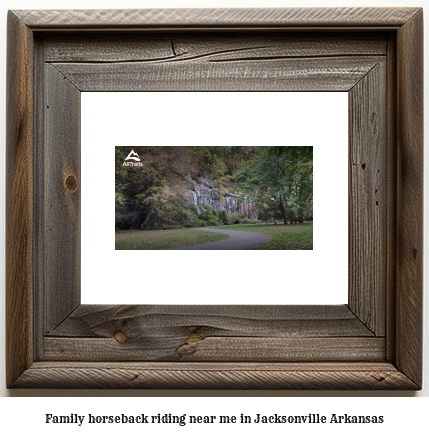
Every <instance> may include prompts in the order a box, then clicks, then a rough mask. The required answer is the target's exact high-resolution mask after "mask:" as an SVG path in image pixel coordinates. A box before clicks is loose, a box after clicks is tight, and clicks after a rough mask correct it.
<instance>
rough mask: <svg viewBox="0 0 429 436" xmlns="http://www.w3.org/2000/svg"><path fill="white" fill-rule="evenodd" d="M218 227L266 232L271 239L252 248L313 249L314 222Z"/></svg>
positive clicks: (220, 227) (221, 227)
mask: <svg viewBox="0 0 429 436" xmlns="http://www.w3.org/2000/svg"><path fill="white" fill-rule="evenodd" d="M215 228H216V229H226V230H239V231H246V232H255V233H265V234H266V235H268V236H270V237H271V241H269V242H267V243H265V244H262V245H258V246H257V247H254V248H252V249H251V250H312V249H313V224H312V223H304V224H290V225H287V226H285V225H284V224H277V225H275V224H268V225H266V224H246V225H233V226H219V227H215Z"/></svg>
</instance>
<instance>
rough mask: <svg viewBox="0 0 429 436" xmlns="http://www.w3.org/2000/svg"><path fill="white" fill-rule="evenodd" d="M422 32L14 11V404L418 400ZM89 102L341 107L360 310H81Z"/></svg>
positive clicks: (276, 12) (163, 14)
mask: <svg viewBox="0 0 429 436" xmlns="http://www.w3.org/2000/svg"><path fill="white" fill-rule="evenodd" d="M422 17H423V13H422V10H421V9H418V8H332V9H331V8H321V9H299V8H298V9H251V10H250V9H249V10H233V9H230V10H209V9H206V10H128V11H11V12H9V16H8V59H7V61H8V66H7V247H6V249H7V279H6V280H7V299H6V300H7V301H6V304H7V307H6V309H7V385H8V387H10V388H19V387H39V388H41V387H42V388H169V389H183V388H198V389H203V388H204V389H214V388H216V389H219V388H224V389H409V390H417V389H420V388H421V385H422V292H423V291H422V254H423V252H422V239H423V238H422V235H423V231H422V222H423V219H422V218H423V195H422V189H423V167H422V165H423V158H422V157H423V106H422V95H423V92H422V84H423V72H422V70H423V65H422V32H423V19H422ZM90 90H105V91H118V90H126V91H164V90H173V91H183V90H193V91H199V90H204V91H217V90H226V91H243V90H245V91H290V90H294V91H296V90H301V91H308V90H310V91H328V90H336V91H347V92H348V93H349V114H350V117H349V118H350V141H349V151H350V153H349V192H350V194H349V199H350V200H349V259H350V260H349V303H348V304H347V305H346V306H323V307H319V306H303V307H289V306H266V307H262V306H261V307H258V306H254V307H252V306H210V307H198V306H174V307H173V306H124V307H111V306H81V305H80V290H79V288H80V189H81V186H80V173H79V171H80V168H79V167H80V153H81V151H80V127H79V126H80V93H81V92H82V91H90ZM82 189H85V187H82ZM324 286H329V284H324Z"/></svg>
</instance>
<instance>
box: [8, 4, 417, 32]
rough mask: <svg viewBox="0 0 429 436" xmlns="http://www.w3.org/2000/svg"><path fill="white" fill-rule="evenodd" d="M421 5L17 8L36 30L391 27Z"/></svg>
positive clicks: (407, 17) (414, 12) (25, 21)
mask: <svg viewBox="0 0 429 436" xmlns="http://www.w3.org/2000/svg"><path fill="white" fill-rule="evenodd" d="M417 11H418V8H404V7H403V8H344V7H343V8H288V9H259V8H254V9H233V8H231V9H209V8H207V9H134V10H132V9H131V10H33V11H15V13H16V14H17V15H18V16H19V17H20V19H21V20H22V21H23V22H24V23H25V24H26V25H27V26H29V27H31V28H32V29H40V30H42V29H49V30H54V29H62V30H64V29H88V28H90V29H110V30H113V29H115V28H116V29H118V28H119V29H130V28H132V29H151V28H152V29H153V28H157V27H162V28H163V29H165V28H168V27H169V26H171V27H180V28H186V29H190V28H201V27H203V28H210V27H216V28H219V27H223V26H225V27H227V28H234V27H240V28H243V27H277V26H278V27H281V28H283V29H288V28H289V29H290V28H300V29H301V30H302V28H323V27H330V28H333V27H347V28H354V27H356V28H367V27H377V28H389V27H398V26H401V25H403V24H404V23H405V22H407V21H408V20H409V19H410V18H411V17H412V16H413V15H414V14H416V12H417Z"/></svg>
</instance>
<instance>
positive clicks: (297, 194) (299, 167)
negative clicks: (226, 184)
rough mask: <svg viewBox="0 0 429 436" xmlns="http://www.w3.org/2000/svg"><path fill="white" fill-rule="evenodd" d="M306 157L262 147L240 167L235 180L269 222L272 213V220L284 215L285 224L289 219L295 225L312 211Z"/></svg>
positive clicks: (310, 169)
mask: <svg viewBox="0 0 429 436" xmlns="http://www.w3.org/2000/svg"><path fill="white" fill-rule="evenodd" d="M290 148H299V147H290ZM307 158H308V156H307V155H305V156H304V155H302V154H300V153H295V152H294V153H288V152H282V153H272V152H271V150H270V148H269V147H259V148H258V149H257V151H256V153H255V156H254V158H253V159H252V160H251V161H249V162H242V163H241V164H240V165H239V168H238V171H237V172H236V173H235V175H234V177H233V179H234V180H235V181H236V182H237V184H238V186H237V189H238V190H239V192H241V196H242V197H246V198H247V199H248V200H250V201H253V202H255V203H256V204H257V206H259V208H260V210H261V211H262V213H263V214H265V218H266V219H268V218H267V214H270V215H271V216H272V217H273V218H276V217H278V216H281V217H282V219H283V222H284V224H287V222H288V219H289V220H290V221H291V222H295V221H298V220H299V219H300V217H302V218H303V216H304V211H305V210H307V209H309V208H312V193H313V181H312V164H311V165H310V164H309V163H308V162H307ZM297 216H298V218H297Z"/></svg>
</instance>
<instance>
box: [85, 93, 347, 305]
mask: <svg viewBox="0 0 429 436" xmlns="http://www.w3.org/2000/svg"><path fill="white" fill-rule="evenodd" d="M81 96H82V174H81V179H82V183H81V186H82V192H81V194H82V220H81V222H82V303H83V304H346V303H347V301H348V281H347V278H348V277H347V270H348V183H347V180H348V94H347V93H346V92H282V93H280V92H238V93H231V92H216V93H213V92H196V93H195V92H186V93H182V92H180V93H177V92H172V93H169V92H162V93H152V92H149V93H147V92H145V93H135V92H124V93H111V92H102V93H100V92H90V93H87V92H84V93H82V94H81ZM118 145H128V146H139V145H159V146H167V145H189V146H192V145H193V146H199V145H207V146H219V145H247V146H263V145H266V146H272V145H280V146H285V145H289V146H303V145H313V147H314V164H315V165H314V179H313V180H314V218H315V221H314V250H311V251H308V250H303V251H265V250H260V251H259V250H257V251H187V250H186V251H179V252H178V251H165V250H162V251H153V250H152V251H115V249H114V243H115V240H114V236H115V235H114V231H113V217H114V202H113V187H114V183H115V174H114V147H115V146H118ZM106 186H108V187H109V188H108V189H106V188H105V187H106ZM97 187H99V188H97ZM94 193H96V194H95V195H94ZM94 223H96V225H94ZM322 283H329V289H326V288H325V289H324V288H323V286H322V285H321V284H322ZM118 290H120V292H118Z"/></svg>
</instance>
